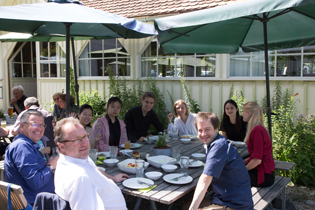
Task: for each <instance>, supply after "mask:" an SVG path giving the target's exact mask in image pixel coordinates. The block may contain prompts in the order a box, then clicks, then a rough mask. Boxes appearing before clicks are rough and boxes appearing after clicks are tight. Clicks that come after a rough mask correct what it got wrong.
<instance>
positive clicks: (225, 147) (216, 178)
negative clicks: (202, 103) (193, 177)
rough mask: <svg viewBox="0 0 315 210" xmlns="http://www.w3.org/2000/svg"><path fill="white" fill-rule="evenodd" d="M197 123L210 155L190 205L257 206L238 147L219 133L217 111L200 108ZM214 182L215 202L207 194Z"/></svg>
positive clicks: (247, 209)
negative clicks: (203, 110) (202, 110)
mask: <svg viewBox="0 0 315 210" xmlns="http://www.w3.org/2000/svg"><path fill="white" fill-rule="evenodd" d="M195 123H196V127H197V131H198V135H199V139H200V140H201V141H202V142H203V143H205V144H206V146H207V148H206V150H207V159H206V164H205V167H204V170H203V173H202V174H201V175H200V178H199V181H198V184H197V186H196V190H195V194H194V197H193V200H192V202H191V204H190V207H189V209H198V208H200V209H236V210H237V209H239V210H251V209H254V208H253V200H252V193H251V185H250V179H249V175H248V172H247V170H246V167H245V165H244V163H243V160H242V158H241V156H240V155H239V154H238V152H237V150H236V148H235V147H234V146H233V145H232V144H231V143H230V141H227V140H226V138H225V137H224V136H221V135H220V134H218V128H219V119H218V117H217V115H216V114H213V113H206V112H199V113H198V115H197V116H196V118H195ZM211 183H212V188H213V190H214V196H213V200H212V203H211V200H209V198H204V196H205V193H206V191H207V189H208V187H209V185H210V184H211ZM187 207H188V205H187V206H184V207H183V209H187Z"/></svg>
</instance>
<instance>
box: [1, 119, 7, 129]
mask: <svg viewBox="0 0 315 210" xmlns="http://www.w3.org/2000/svg"><path fill="white" fill-rule="evenodd" d="M6 127H7V121H6V120H1V128H6Z"/></svg>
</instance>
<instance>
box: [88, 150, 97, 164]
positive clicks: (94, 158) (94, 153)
mask: <svg viewBox="0 0 315 210" xmlns="http://www.w3.org/2000/svg"><path fill="white" fill-rule="evenodd" d="M89 157H90V158H91V159H92V161H93V162H94V163H96V161H97V149H90V150H89Z"/></svg>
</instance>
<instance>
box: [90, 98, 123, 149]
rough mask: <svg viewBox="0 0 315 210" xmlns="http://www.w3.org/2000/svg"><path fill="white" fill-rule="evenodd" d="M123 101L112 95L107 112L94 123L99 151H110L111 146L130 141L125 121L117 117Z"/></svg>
mask: <svg viewBox="0 0 315 210" xmlns="http://www.w3.org/2000/svg"><path fill="white" fill-rule="evenodd" d="M121 107H122V102H121V100H120V99H119V98H117V97H111V98H110V99H109V100H108V102H107V114H106V115H105V116H103V117H100V118H98V119H97V120H96V121H95V122H94V123H93V130H94V137H95V141H96V142H97V149H98V151H99V152H102V151H109V146H118V145H120V144H123V143H124V142H125V141H128V138H127V131H126V125H125V123H124V122H123V121H122V120H120V119H118V118H117V115H118V114H119V112H120V110H121Z"/></svg>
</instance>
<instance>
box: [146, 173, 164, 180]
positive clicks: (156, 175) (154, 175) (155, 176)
mask: <svg viewBox="0 0 315 210" xmlns="http://www.w3.org/2000/svg"><path fill="white" fill-rule="evenodd" d="M162 175H163V174H162V173H161V172H158V171H150V172H147V173H145V176H146V177H148V178H149V179H152V180H158V179H159V178H161V176H162Z"/></svg>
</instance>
